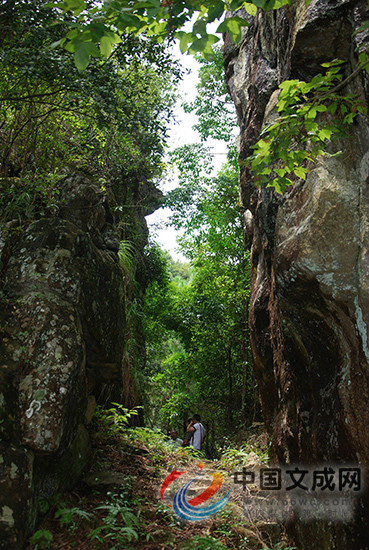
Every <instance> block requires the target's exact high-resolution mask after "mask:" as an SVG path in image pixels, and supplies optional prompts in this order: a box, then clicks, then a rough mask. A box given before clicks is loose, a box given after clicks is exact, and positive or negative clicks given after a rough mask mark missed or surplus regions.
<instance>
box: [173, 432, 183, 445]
mask: <svg viewBox="0 0 369 550" xmlns="http://www.w3.org/2000/svg"><path fill="white" fill-rule="evenodd" d="M170 437H171V440H170V443H171V444H172V445H175V446H178V447H180V446H181V445H182V443H183V439H180V438H179V437H178V432H177V430H172V431H171V432H170Z"/></svg>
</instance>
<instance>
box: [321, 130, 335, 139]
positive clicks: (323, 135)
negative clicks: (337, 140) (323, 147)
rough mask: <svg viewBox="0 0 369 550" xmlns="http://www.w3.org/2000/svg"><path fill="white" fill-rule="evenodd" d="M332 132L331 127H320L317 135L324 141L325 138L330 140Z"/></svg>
mask: <svg viewBox="0 0 369 550" xmlns="http://www.w3.org/2000/svg"><path fill="white" fill-rule="evenodd" d="M332 134H333V130H332V129H331V128H322V129H321V130H320V131H319V132H318V136H319V138H320V139H321V140H322V141H324V140H325V139H328V140H330V139H331V136H332Z"/></svg>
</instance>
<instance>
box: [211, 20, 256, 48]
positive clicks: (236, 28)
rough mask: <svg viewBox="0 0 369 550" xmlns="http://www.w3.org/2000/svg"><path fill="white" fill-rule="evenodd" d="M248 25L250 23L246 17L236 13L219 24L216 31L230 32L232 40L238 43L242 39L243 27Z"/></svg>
mask: <svg viewBox="0 0 369 550" xmlns="http://www.w3.org/2000/svg"><path fill="white" fill-rule="evenodd" d="M248 25H249V23H248V22H247V21H246V20H245V19H243V18H242V17H239V16H238V15H234V16H233V17H228V18H227V19H225V20H224V21H223V22H222V23H221V24H220V25H219V27H218V28H217V30H216V32H222V33H223V32H228V33H229V35H230V38H231V40H232V41H233V42H235V43H237V42H239V41H240V39H241V36H242V31H241V28H242V27H246V26H248Z"/></svg>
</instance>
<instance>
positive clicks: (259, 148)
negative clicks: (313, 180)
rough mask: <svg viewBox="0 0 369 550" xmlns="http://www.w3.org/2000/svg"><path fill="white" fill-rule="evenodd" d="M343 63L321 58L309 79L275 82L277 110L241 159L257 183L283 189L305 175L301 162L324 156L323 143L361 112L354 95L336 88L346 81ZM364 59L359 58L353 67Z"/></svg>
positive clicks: (338, 134) (343, 133) (345, 128)
mask: <svg viewBox="0 0 369 550" xmlns="http://www.w3.org/2000/svg"><path fill="white" fill-rule="evenodd" d="M343 64H344V62H343V61H340V60H336V61H332V62H329V63H323V64H322V67H323V68H325V69H326V72H325V73H319V74H317V75H316V76H314V78H313V79H312V80H311V81H310V82H305V81H301V80H285V81H284V82H282V84H281V85H280V86H279V89H280V93H279V97H278V101H277V111H278V116H277V118H276V120H273V121H272V122H269V123H267V125H266V126H265V127H264V129H263V130H262V132H261V138H260V139H259V141H258V142H257V143H256V144H255V145H254V146H253V147H252V148H253V150H254V152H253V154H252V155H251V156H250V157H249V158H248V159H247V160H246V163H247V164H249V166H250V168H251V172H252V173H253V175H254V183H255V184H256V185H257V186H262V185H266V186H267V187H274V189H275V190H276V191H277V192H278V193H280V194H283V193H284V191H285V190H286V187H287V186H288V185H292V184H293V183H294V182H295V181H297V180H298V179H302V180H305V179H306V175H307V173H308V164H307V163H308V162H309V161H310V162H312V161H314V160H315V159H317V157H319V156H324V155H325V154H326V150H327V143H329V142H330V141H331V140H332V139H334V138H338V137H345V136H347V132H348V129H349V128H350V126H351V125H352V123H353V121H354V120H355V119H356V117H357V116H358V115H360V114H366V113H367V107H366V104H365V103H364V102H363V101H360V98H358V97H357V96H356V95H354V94H345V95H342V94H341V93H340V91H341V89H342V88H343V87H344V85H346V84H347V83H348V79H346V80H344V79H343V74H342V72H341V68H342V65H343ZM368 64H369V61H368V60H364V62H363V63H362V64H361V66H360V67H359V70H361V69H364V68H365V67H366V66H367V65H368ZM349 78H350V80H351V79H352V76H351V77H349Z"/></svg>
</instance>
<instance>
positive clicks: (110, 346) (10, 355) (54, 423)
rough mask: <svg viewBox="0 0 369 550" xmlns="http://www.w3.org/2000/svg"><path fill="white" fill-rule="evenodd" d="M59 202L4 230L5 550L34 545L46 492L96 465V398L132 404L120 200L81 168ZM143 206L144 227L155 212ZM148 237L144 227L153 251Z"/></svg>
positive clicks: (1, 456) (0, 473) (0, 523)
mask: <svg viewBox="0 0 369 550" xmlns="http://www.w3.org/2000/svg"><path fill="white" fill-rule="evenodd" d="M137 187H139V185H138V183H137ZM140 187H141V188H142V187H144V186H143V185H141V186H140ZM58 202H59V208H58V213H57V216H56V217H52V218H47V219H40V220H36V221H34V222H32V223H30V224H28V227H25V228H24V230H23V231H22V232H21V233H20V234H19V233H17V234H16V236H15V237H14V232H12V231H11V228H12V223H7V224H5V226H3V227H2V231H1V234H2V238H1V239H0V251H1V263H0V265H1V295H0V300H1V306H2V308H1V315H0V318H1V336H2V340H1V348H0V548H4V549H6V550H17V549H20V548H23V544H24V541H25V540H26V537H27V536H28V535H29V533H30V532H31V531H32V529H33V528H34V526H35V522H36V520H37V517H38V514H39V509H40V504H42V500H43V499H48V498H50V497H51V496H52V495H53V494H55V493H56V492H60V491H62V490H64V489H65V488H66V487H69V486H71V485H73V483H74V482H75V481H76V479H77V478H78V476H79V475H80V473H81V471H82V469H83V468H84V467H85V465H86V463H87V461H88V459H89V437H88V431H87V429H86V425H87V424H88V423H89V421H90V420H91V417H92V414H93V410H94V407H95V406H96V402H100V403H102V402H104V400H106V399H108V398H109V397H110V398H111V397H113V400H114V399H116V400H118V399H121V401H122V397H123V395H124V394H125V395H128V396H129V391H130V390H132V388H131V386H130V388H129V390H127V388H126V387H123V386H124V382H127V380H128V382H129V381H130V379H129V373H127V372H126V371H125V361H124V356H125V349H126V346H127V322H126V307H125V302H126V299H127V292H128V290H127V284H126V281H125V274H124V270H122V268H121V266H120V265H119V259H118V248H119V242H120V240H121V239H122V234H121V232H119V229H118V228H117V225H116V224H115V223H114V215H113V212H112V208H111V207H110V206H109V204H108V201H107V198H106V196H105V194H104V193H103V192H102V191H101V190H100V189H99V186H97V185H95V184H94V182H93V181H91V180H90V179H88V178H86V177H84V176H82V175H77V174H72V175H70V176H68V177H66V178H65V179H64V180H63V181H62V183H61V187H60V196H59V201H58ZM131 210H132V208H131ZM135 212H136V217H137V219H138V218H140V220H141V224H142V225H144V218H143V214H144V212H141V213H139V212H137V211H136V210H135ZM143 229H144V228H143ZM145 240H146V234H145V231H144V230H143V236H142V243H141V245H142V247H143V245H144V243H145ZM140 254H142V251H141V250H140ZM141 277H142V275H141ZM130 404H133V405H135V404H137V403H130Z"/></svg>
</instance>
